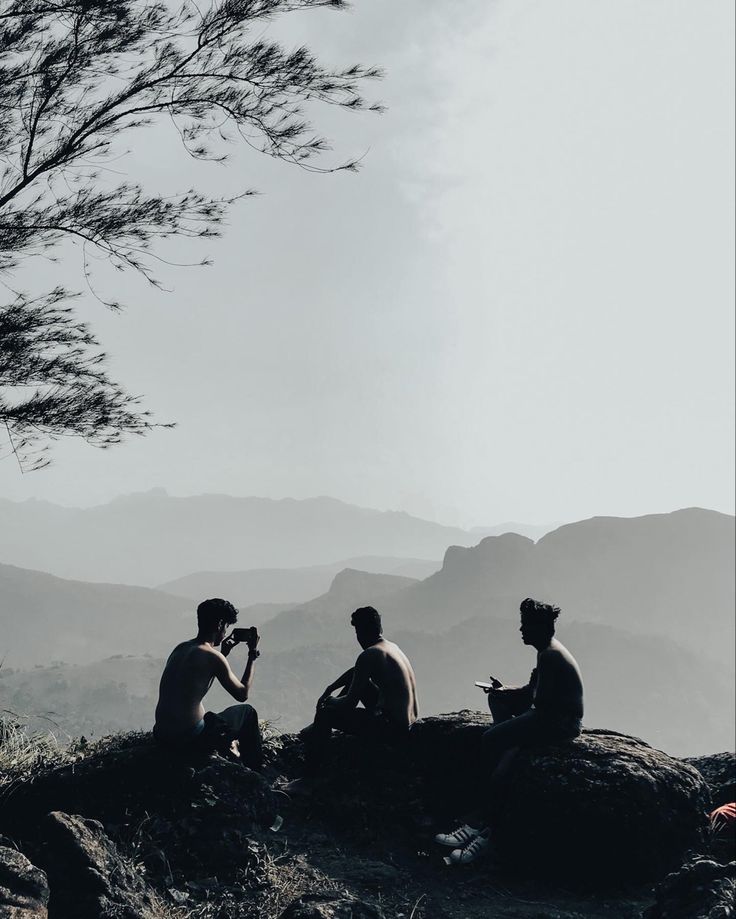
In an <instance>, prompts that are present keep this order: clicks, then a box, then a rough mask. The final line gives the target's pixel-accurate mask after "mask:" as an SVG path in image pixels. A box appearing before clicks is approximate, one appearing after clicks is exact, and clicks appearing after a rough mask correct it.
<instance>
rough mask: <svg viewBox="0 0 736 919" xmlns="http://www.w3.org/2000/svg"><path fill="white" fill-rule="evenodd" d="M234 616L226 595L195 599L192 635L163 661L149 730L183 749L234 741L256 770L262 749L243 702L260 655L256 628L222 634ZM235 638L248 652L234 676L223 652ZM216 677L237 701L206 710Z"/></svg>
mask: <svg viewBox="0 0 736 919" xmlns="http://www.w3.org/2000/svg"><path fill="white" fill-rule="evenodd" d="M237 618H238V611H237V610H236V609H235V607H234V606H233V605H232V603H229V602H228V601H227V600H221V599H219V598H216V599H211V600H204V601H203V602H202V603H200V604H199V606H198V607H197V626H198V631H197V636H196V638H191V639H189V640H188V641H185V642H182V643H181V644H179V645H177V646H176V647H175V648H174V650H173V651H172V652H171V654H170V655H169V658H168V660H167V661H166V666H165V667H164V672H163V674H162V676H161V683H160V686H159V698H158V705H157V706H156V724H155V726H154V729H153V733H154V737H155V738H156V740H158V741H159V742H160V743H162V744H164V745H166V746H168V747H169V748H171V749H175V750H179V751H183V752H186V751H191V752H210V751H212V750H219V751H221V752H226V751H228V750H231V751H232V752H233V753H235V750H234V749H233V747H234V742H235V741H237V746H238V748H239V750H238V752H239V755H240V760H241V762H242V763H243V765H244V766H248V767H249V768H251V769H260V767H261V766H262V764H263V749H262V742H261V731H260V728H259V726H258V713H257V712H256V710H255V709H254V708H253V706H252V705H248V704H246V700H247V699H248V696H249V695H250V690H251V686H252V685H253V671H254V667H255V662H256V660H257V658H258V657H259V655H260V651H259V650H258V642H259V640H260V639H259V635H258V631H257V630H256V629H255V628H250V629H233V631H232V632H231V633H230V635H228V636H227V637H225V633H226V632H227V628H228V626H230V625H233V624H234V623H235V622H236V621H237ZM240 643H244V644H245V645H247V647H248V657H247V661H246V665H245V669H244V670H243V675H242V677H241V678H240V679H238V678H237V677H236V675H235V674H234V673H233V671H232V669H231V667H230V664H229V663H228V660H227V657H228V655H229V654H230V652H231V651H232V650H233V648H235V647H236V645H238V644H240ZM218 646H219V650H218ZM215 679H217V681H218V682H219V683H220V685H221V686H222V687H223V688H224V689H225V690H227V692H228V693H230V695H231V696H232V697H233V698H234V699H236V700H237V703H238V704H236V705H231V706H230V707H229V708H226V709H225V710H224V711H222V712H218V713H214V712H205V709H204V705H203V704H202V700H203V699H204V697H205V695H206V694H207V693H208V692H209V689H210V687H211V686H212V683H213V682H214V680H215Z"/></svg>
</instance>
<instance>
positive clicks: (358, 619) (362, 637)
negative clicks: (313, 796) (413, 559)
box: [285, 606, 417, 792]
mask: <svg viewBox="0 0 736 919" xmlns="http://www.w3.org/2000/svg"><path fill="white" fill-rule="evenodd" d="M350 623H351V625H352V626H353V627H354V628H355V636H356V638H357V640H358V644H359V645H360V646H361V648H363V651H362V652H361V653H360V654H359V655H358V658H357V660H356V661H355V666H354V667H351V668H350V670H347V671H346V672H345V673H343V674H342V676H340V677H338V679H336V680H335V682H334V683H330V685H329V686H328V687H327V688H326V689H325V691H324V692H323V693H322V695H321V696H320V698H319V700H318V701H317V710H316V713H315V717H314V722H313V724H311V725H310V726H309V727H307V728H305V729H304V731H302V738H303V740H304V750H305V776H304V777H303V778H301V779H296V780H295V781H293V782H290V783H289V784H288V785H287V786H285V790H287V791H290V792H300V791H307V790H309V788H310V787H311V786H312V785H313V782H314V779H315V778H317V776H318V775H319V772H320V767H321V766H322V764H323V763H324V760H325V756H326V755H327V751H328V746H329V741H330V736H331V734H332V730H333V728H334V729H336V730H338V731H342V732H343V733H345V734H354V735H359V736H362V737H365V738H368V740H369V741H371V742H372V743H375V744H376V745H386V744H391V743H393V742H396V741H401V740H402V739H404V738H405V737H406V735H407V733H408V731H409V729H410V728H411V726H412V724H413V723H414V722H415V721H416V719H417V692H416V679H415V676H414V671H413V669H412V666H411V663H410V662H409V658H408V657H407V656H406V655H405V654H404V652H403V651H402V650H401V648H399V646H398V645H397V644H394V642H392V641H388V639H386V638H384V637H383V628H382V624H381V615H380V613H379V612H378V611H377V610H376V609H374V608H373V607H372V606H364V607H361V608H360V609H356V610H355V612H354V613H353V614H352V616H351V619H350ZM338 690H339V691H340V692H339V695H337V696H334V695H333V693H335V692H337V691H338Z"/></svg>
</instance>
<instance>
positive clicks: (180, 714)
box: [156, 638, 224, 735]
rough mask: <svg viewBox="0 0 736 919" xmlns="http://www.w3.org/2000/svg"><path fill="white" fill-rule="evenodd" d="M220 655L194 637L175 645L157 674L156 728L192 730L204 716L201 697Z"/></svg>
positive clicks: (180, 731)
mask: <svg viewBox="0 0 736 919" xmlns="http://www.w3.org/2000/svg"><path fill="white" fill-rule="evenodd" d="M220 658H222V659H223V660H224V658H223V656H222V654H220V652H219V651H217V650H216V649H215V648H213V647H212V646H211V645H209V644H208V643H206V642H200V641H198V640H197V639H196V638H195V639H191V640H190V641H185V642H182V643H181V644H180V645H177V646H176V647H175V648H174V650H173V651H172V652H171V654H170V655H169V658H168V660H167V661H166V666H165V667H164V672H163V674H162V675H161V682H160V684H159V698H158V705H157V706H156V729H157V730H158V731H159V732H161V733H162V734H168V735H179V734H183V733H186V732H188V731H191V730H193V729H194V728H195V727H196V726H197V725H198V724H199V722H200V721H201V720H202V718H204V705H203V704H202V699H204V697H205V695H206V694H207V692H208V691H209V689H210V687H211V686H212V682H213V680H214V678H215V674H216V672H217V668H218V666H221V662H220Z"/></svg>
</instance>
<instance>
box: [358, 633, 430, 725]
mask: <svg viewBox="0 0 736 919" xmlns="http://www.w3.org/2000/svg"><path fill="white" fill-rule="evenodd" d="M361 658H362V659H363V660H364V662H365V664H366V671H367V673H368V675H369V676H370V679H371V682H372V683H374V684H375V686H376V688H377V689H378V707H379V708H380V709H381V710H382V711H383V712H385V714H386V715H387V716H388V717H389V719H390V720H391V722H392V723H393V724H395V725H397V726H400V727H410V726H411V725H412V724H413V723H414V722H415V721H416V720H417V716H418V705H417V684H416V677H415V676H414V670H413V669H412V666H411V664H410V662H409V658H408V657H407V656H406V655H405V654H404V652H403V651H402V650H401V648H400V647H399V646H398V645H397V644H394V642H392V641H387V640H386V639H385V638H381V640H380V641H378V642H377V643H376V644H374V645H371V647H370V648H366V650H365V651H363V653H362V654H360V655H359V657H358V660H359V661H360V660H361ZM356 665H357V662H356Z"/></svg>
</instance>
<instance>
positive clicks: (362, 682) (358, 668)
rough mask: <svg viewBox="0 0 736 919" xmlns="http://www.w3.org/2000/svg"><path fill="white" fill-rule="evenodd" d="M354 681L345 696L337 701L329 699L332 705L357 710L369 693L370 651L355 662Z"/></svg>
mask: <svg viewBox="0 0 736 919" xmlns="http://www.w3.org/2000/svg"><path fill="white" fill-rule="evenodd" d="M352 674H353V679H352V681H351V683H350V689H348V691H347V693H346V694H345V695H344V696H340V697H339V698H337V699H328V700H327V701H328V703H329V704H330V705H340V706H343V707H344V708H355V707H356V706H357V704H358V702H360V699H361V696H363V695H364V694H365V693H366V692H367V691H368V687H369V684H370V682H371V662H370V657H369V653H368V651H364V652H363V653H362V654H361V655H360V656H359V657H358V659H357V661H356V662H355V667H353V670H352Z"/></svg>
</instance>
